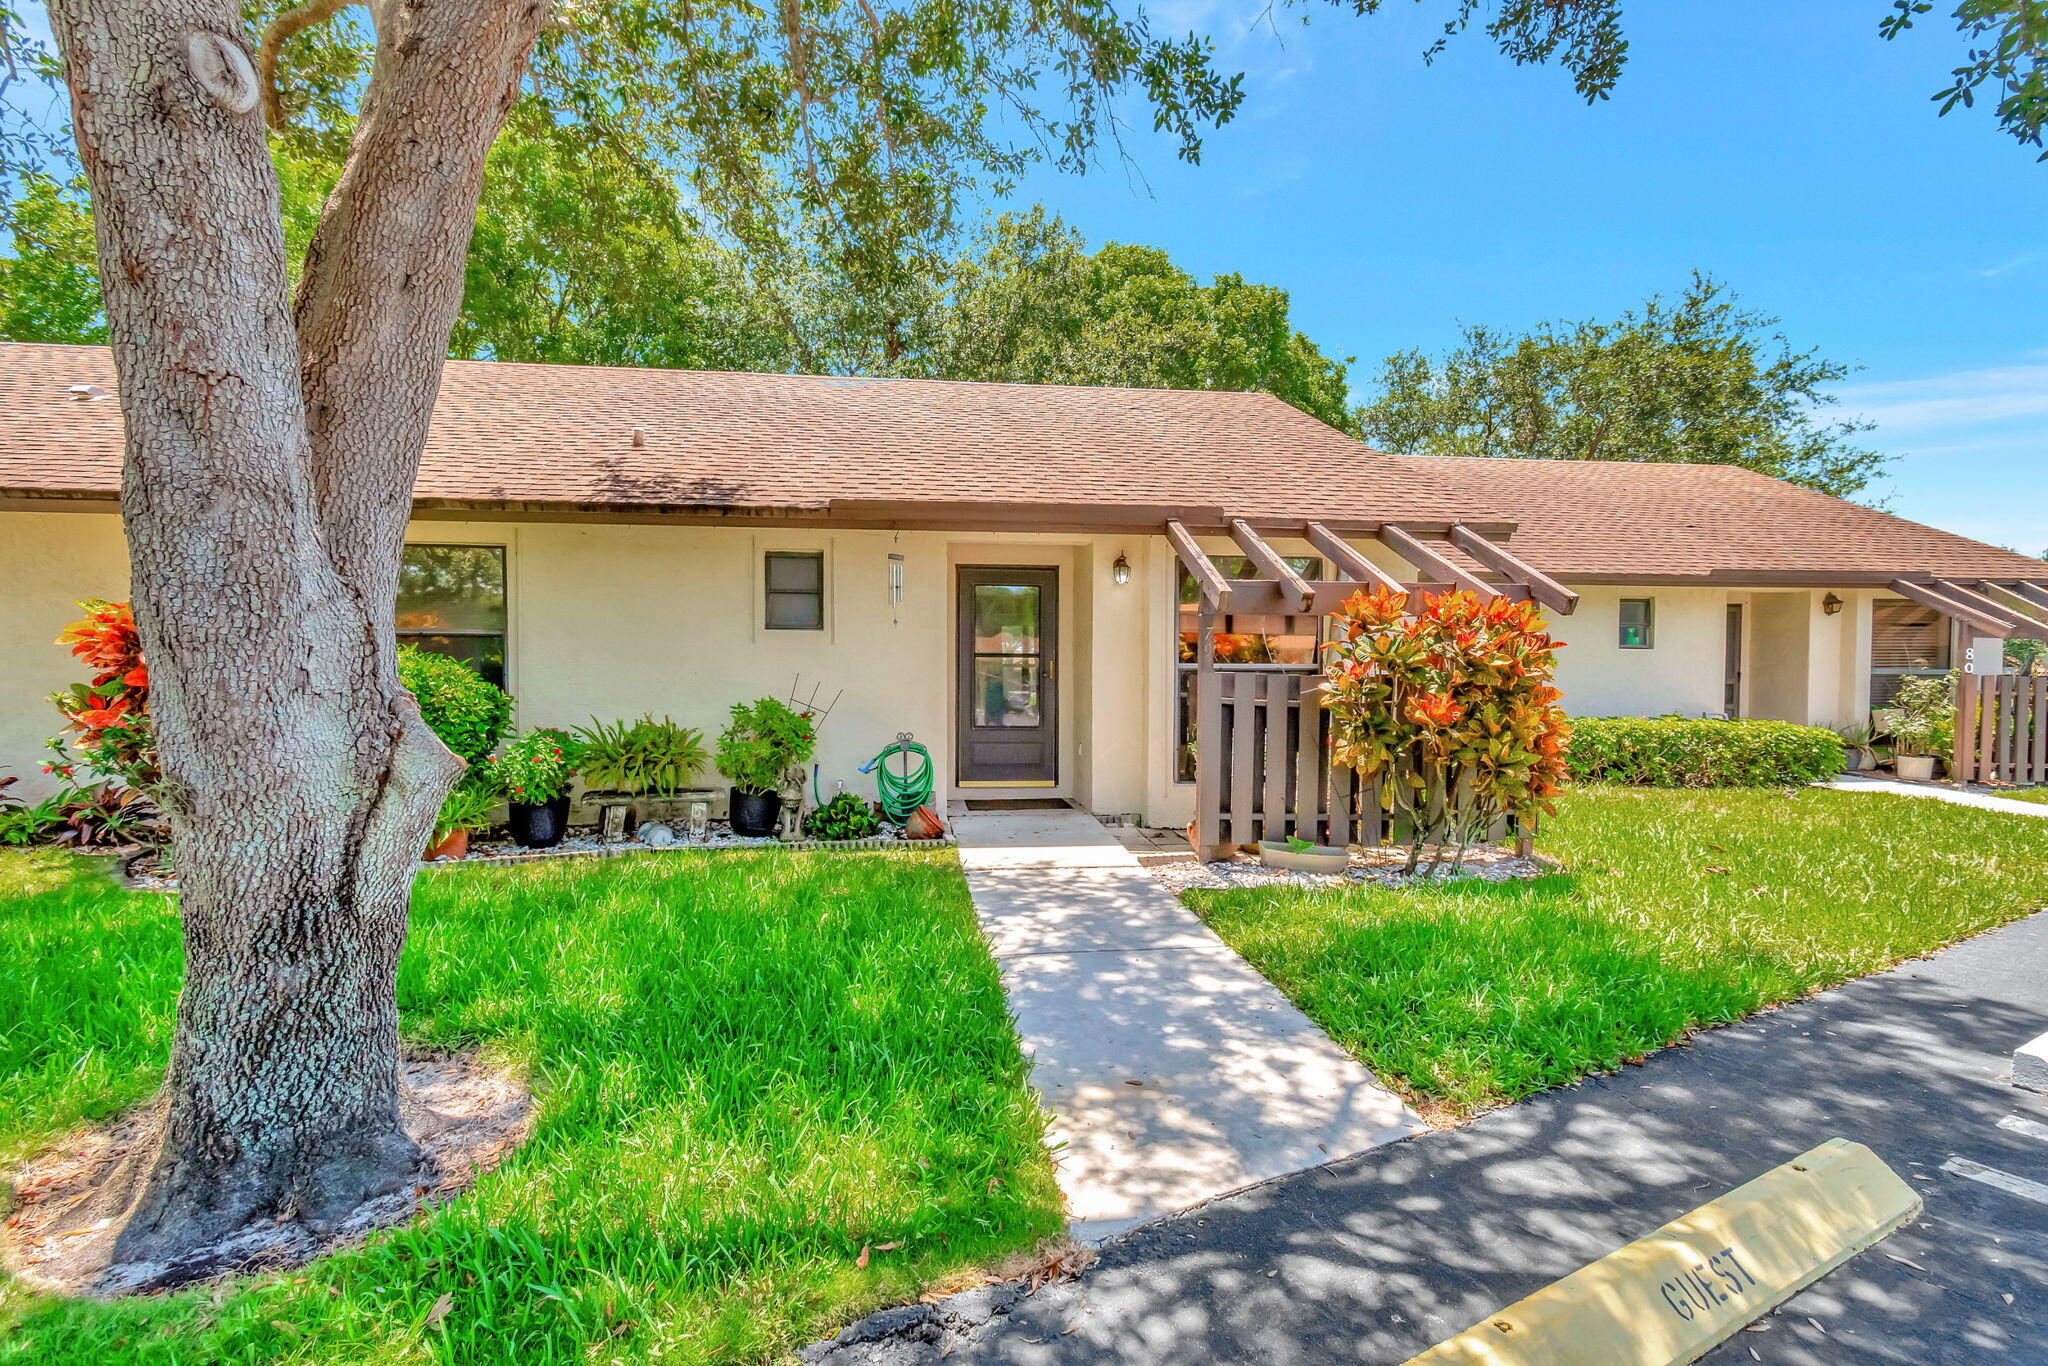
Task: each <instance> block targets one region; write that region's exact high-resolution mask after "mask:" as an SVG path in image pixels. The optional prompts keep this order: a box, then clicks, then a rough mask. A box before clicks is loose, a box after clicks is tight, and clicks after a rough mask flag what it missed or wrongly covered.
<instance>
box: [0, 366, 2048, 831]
mask: <svg viewBox="0 0 2048 1366" xmlns="http://www.w3.org/2000/svg"><path fill="white" fill-rule="evenodd" d="M116 388H117V385H116V381H115V376H114V372H113V366H112V363H111V359H110V357H109V354H108V353H107V352H106V351H105V350H104V349H103V348H98V347H87V346H55V345H32V344H13V345H0V584H4V588H0V640H4V641H5V642H6V648H5V649H4V650H0V768H6V769H8V770H11V771H13V772H15V773H17V774H21V775H23V776H24V777H29V776H30V775H33V774H34V773H35V770H36V766H37V764H38V762H39V760H40V759H41V757H42V753H43V750H42V745H43V740H44V737H46V736H47V735H48V734H50V733H51V731H52V730H53V728H54V716H53V713H52V712H51V710H50V708H49V706H48V704H47V702H46V701H45V700H44V699H45V695H46V694H47V693H48V692H50V691H51V690H52V689H53V688H56V687H58V686H60V685H62V684H65V683H67V682H70V681H72V680H73V679H74V678H75V677H76V675H77V669H76V667H75V663H74V661H72V660H71V659H70V658H69V657H68V655H67V654H66V653H65V651H64V650H62V649H61V648H59V647H58V646H56V645H55V644H53V643H52V641H53V638H54V637H55V636H56V634H57V632H58V630H59V629H60V628H61V627H62V626H63V625H64V624H65V623H66V622H67V621H69V620H71V619H72V618H73V617H74V616H75V615H76V612H75V608H74V602H75V600H76V599H79V598H84V597H108V598H119V597H121V596H123V595H124V594H125V593H126V591H127V572H128V571H127V560H126V556H125V554H124V549H123V544H122V536H121V525H120V520H119V518H118V516H117V515H116V511H117V501H116V500H117V495H118V492H119V486H120V476H121V452H122V432H121V416H120V405H119V400H118V395H117V394H116V393H115V390H116ZM415 505H416V508H417V515H416V520H415V521H414V523H413V526H412V528H411V532H410V541H411V543H412V544H411V548H410V549H409V551H408V564H407V573H406V587H405V590H404V593H403V595H402V596H401V599H400V601H399V602H398V603H397V604H396V615H395V621H394V625H395V628H396V629H397V630H398V631H399V632H400V633H401V634H403V635H404V636H405V637H406V638H408V639H411V640H414V641H418V642H420V643H421V644H423V645H426V646H428V647H430V648H433V649H437V650H444V651H447V652H450V653H453V654H457V655H460V656H462V657H464V658H467V659H471V660H473V661H475V662H476V663H477V664H478V665H479V666H480V667H481V668H483V669H484V670H485V671H486V672H487V673H490V674H491V675H493V676H494V677H498V678H501V679H502V680H503V682H504V684H505V686H506V687H507V688H508V689H509V690H510V691H511V692H512V693H513V695H514V696H515V697H516V698H517V701H518V721H519V723H520V724H521V725H524V726H532V725H539V724H554V725H569V724H575V723H579V722H582V721H584V720H586V719H587V718H589V717H591V716H593V715H594V716H599V717H622V716H633V715H638V714H640V713H642V712H650V711H651V712H653V713H655V714H657V715H660V714H666V715H669V716H672V717H674V718H675V719H676V720H678V721H682V722H686V723H688V724H690V725H694V726H699V727H702V728H703V729H704V730H705V731H706V732H707V734H708V735H709V734H715V733H716V731H717V730H718V728H719V727H720V726H721V724H722V723H723V720H724V718H725V713H726V709H727V708H728V707H729V706H731V705H732V704H733V703H735V702H739V701H742V700H746V699H750V698H753V697H757V696H761V695H764V694H773V695H776V696H780V697H785V698H787V697H789V696H791V695H792V693H793V691H794V692H795V693H796V694H797V695H799V696H801V697H803V698H809V697H811V696H812V695H813V692H814V690H815V693H816V695H817V696H818V697H819V698H820V699H821V700H822V701H826V702H833V704H834V705H833V706H832V709H831V712H830V715H829V717H828V718H827V719H826V721H825V723H824V726H823V730H822V734H821V746H820V755H819V758H820V762H821V764H822V766H823V776H824V779H825V787H826V790H827V791H828V792H829V791H830V788H831V784H832V781H833V780H834V779H845V780H847V781H848V782H849V785H850V786H853V787H854V788H855V790H857V791H869V790H871V789H870V788H869V786H868V780H865V779H861V778H859V777H857V776H856V774H855V769H856V767H857V766H858V765H859V764H861V763H863V762H865V761H867V760H868V759H870V758H872V757H873V756H874V755H875V754H876V753H877V751H879V750H880V749H882V748H883V746H884V745H885V744H887V743H888V742H889V741H890V740H891V739H892V738H893V737H895V736H896V734H897V733H898V732H899V731H909V732H913V733H914V734H915V735H916V737H917V738H918V739H919V740H920V741H922V742H923V743H924V744H925V745H926V746H927V747H929V749H930V750H931V753H932V755H933V756H934V759H935V761H936V765H937V770H938V775H939V782H940V786H941V793H940V795H941V798H942V800H943V799H945V798H947V797H959V796H962V795H980V796H989V797H998V796H1059V797H1067V798H1071V799H1073V800H1074V801H1075V802H1077V803H1079V804H1080V805H1082V806H1084V807H1086V808H1088V809H1090V810H1093V811H1096V812H1099V813H1103V814H1105V815H1111V816H1118V815H1122V816H1128V817H1131V818H1133V819H1142V820H1143V821H1145V822H1146V823H1148V824H1154V825H1165V826H1178V825H1180V824H1181V823H1183V822H1185V821H1187V820H1188V819H1189V817H1190V813H1191V811H1192V808H1193V804H1194V792H1193V782H1192V778H1193V767H1194V765H1193V762H1192V760H1191V758H1190V755H1189V746H1188V744H1187V740H1188V736H1189V725H1190V718H1189V710H1190V708H1189V703H1188V695H1189V686H1188V685H1189V681H1190V677H1191V675H1192V673H1193V671H1194V668H1195V664H1194V654H1195V641H1196V627H1197V618H1198V615H1199V614H1201V613H1202V611H1203V610H1204V609H1203V604H1204V603H1205V602H1206V604H1207V611H1209V612H1213V613H1217V614H1218V615H1217V617H1216V619H1215V627H1216V629H1217V631H1218V632H1219V634H1218V635H1217V645H1216V656H1217V666H1218V667H1219V668H1220V669H1223V670H1226V671H1228V670H1241V671H1260V670H1265V671H1275V670H1278V671H1286V670H1294V671H1300V670H1304V669H1310V668H1312V667H1313V665H1314V660H1315V658H1316V646H1317V643H1318V631H1319V627H1320V622H1321V618H1320V616H1319V615H1318V609H1319V608H1326V607H1327V605H1328V603H1329V602H1330V601H1333V600H1335V595H1337V594H1341V593H1344V592H1349V591H1350V590H1351V589H1352V588H1354V587H1356V586H1357V583H1358V582H1360V581H1365V582H1370V581H1373V580H1374V579H1375V578H1377V577H1378V576H1379V575H1381V574H1384V575H1386V576H1388V577H1391V578H1393V579H1395V580H1398V581H1401V582H1404V583H1418V582H1429V583H1444V582H1471V581H1475V580H1477V581H1480V582H1482V583H1484V584H1485V585H1486V586H1488V587H1489V588H1498V589H1499V590H1500V591H1504V592H1509V593H1512V594H1516V595H1521V594H1527V595H1530V596H1534V597H1536V598H1537V599H1538V600H1539V601H1546V600H1547V601H1549V602H1550V604H1551V605H1552V606H1569V607H1572V608H1573V610H1572V612H1571V615H1570V616H1569V617H1568V618H1564V619H1561V620H1558V621H1556V622H1555V623H1554V627H1553V629H1554V632H1555V634H1557V635H1558V636H1560V637H1561V638H1562V639H1564V640H1565V641H1567V642H1569V643H1568V646H1567V648H1565V649H1564V650H1563V651H1562V652H1561V663H1560V666H1559V670H1558V674H1559V677H1558V682H1559V686H1560V687H1561V688H1562V689H1563V690H1564V693H1565V698H1566V705H1567V707H1568V709H1569V710H1571V711H1573V712H1576V713H1578V714H1582V715H1609V714H1623V713H1634V714H1658V713H1666V712H1676V713H1681V714H1686V715H1693V716H1699V715H1722V714H1731V715H1737V716H1758V717H1777V718H1782V719H1785V720H1791V721H1800V722H1810V723H1817V724H1822V725H1838V724H1842V723H1847V722H1851V721H1855V720H1857V719H1859V718H1863V717H1866V716H1867V715H1868V713H1869V711H1870V709H1871V707H1872V705H1873V704H1874V703H1877V704H1881V703H1883V702H1884V701H1885V700H1886V699H1887V698H1888V697H1889V695H1890V693H1891V691H1892V689H1894V688H1895V687H1896V686H1897V683H1898V680H1899V679H1900V678H1902V677H1904V676H1907V675H1910V674H1913V673H1918V672H1930V671H1939V670H1945V669H1947V668H1949V667H1951V666H1955V665H1959V664H1961V663H1962V661H1963V657H1964V655H1965V653H1970V654H1973V655H1974V662H1975V664H1976V665H1977V666H1978V667H1980V668H1986V669H1988V668H1993V667H1997V666H1996V665H1995V664H1994V663H1993V662H1992V661H1994V660H1996V659H1997V658H1998V657H1999V656H2000V655H2001V654H2002V651H2001V650H2000V649H1999V647H1998V646H1997V645H1996V644H1995V643H1994V642H1995V641H1996V639H1997V638H1998V637H2001V636H2005V635H2009V634H2041V633H2044V632H2048V627H2044V626H2043V625H2042V622H2041V620H2040V619H2041V618H2042V617H2048V611H2044V610H2043V609H2044V607H2048V565H2043V564H2042V563H2041V562H2040V561H2037V560H2031V559H2028V558H2026V557H2024V556H2021V555H2017V554H2014V553H2012V552H2010V551H2007V550H2001V549H1999V548H1997V547H1995V546H1989V545H1983V544H1980V543H1978V542H1975V541H1971V540H1967V539H1965V538H1964V537H1961V536H1956V535H1951V534H1949V533H1947V532H1944V531H1939V530H1936V529H1934V528H1932V527H1927V526H1920V525H1917V524H1915V523H1912V522H1908V521H1904V520H1901V519H1900V518H1897V517H1893V516H1889V515H1887V514H1885V513H1882V512H1878V511H1874V510H1872V509H1870V508H1866V507H1861V506H1858V505H1856V504H1853V503H1847V502H1843V501H1840V500H1838V499H1834V498H1830V497H1827V496H1825V495H1823V494H1819V493H1815V492H1812V491H1810V490H1808V489H1804V488H1799V487H1795V486H1793V485H1791V484H1786V483H1783V482H1780V481H1777V480H1774V479H1769V478H1766V477H1763V476H1761V475H1757V474H1753V473H1750V472H1748V471H1745V470H1741V469H1735V468H1730V467H1726V466H1711V465H1705V466H1703V465H1668V464H1629V463H1608V462H1569V461H1566V462H1558V461H1536V460H1527V461H1520V460H1481V459H1438V458H1419V457H1404V456H1399V455H1392V454H1386V453H1382V452H1380V451H1376V450H1373V449H1371V448H1369V447H1367V446H1364V445H1362V444H1360V443H1359V442H1357V441H1355V440H1353V439H1351V438H1350V437H1347V436H1345V435H1343V434H1342V433H1340V432H1337V431H1335V430H1333V429H1331V428H1329V427H1327V426H1325V425H1323V424H1322V423H1320V422H1317V421H1316V420H1315V419H1313V418H1310V417H1308V416H1306V415H1304V414H1302V413H1300V412H1298V411H1296V410H1295V409H1293V408H1291V407H1289V406H1288V405H1287V404H1285V403H1282V402H1281V401H1280V400H1278V399H1275V398H1272V397H1270V396H1267V395H1264V394H1240V393H1208V392H1185V391H1170V390H1134V389H1090V388H1070V387H1061V386H1053V385H1043V386H1038V385H1021V384H977V383H952V382H939V381H926V380H902V379H861V378H846V377H823V376H805V375H766V374H729V373H700V372H686V371H662V370H630V369H608V368H602V367H577V366H545V365H522V364H506V363H486V362H464V361H455V362H450V363H449V365H448V367H447V372H446V377H445V379H444V381H443V384H442V388H441V396H440V401H439V406H438V407H437V409H436V412H435V418H434V427H433V434H432V437H431V439H430V441H429V443H428V447H427V450H426V455H425V460H424V464H423V466H422V468H421V471H420V475H419V480H418V484H417V486H416V504H415ZM1218 572H1220V574H1221V575H1222V576H1226V577H1227V578H1230V579H1251V580H1258V581H1259V588H1258V591H1257V592H1250V591H1247V592H1244V593H1241V594H1235V595H1233V594H1232V593H1231V592H1229V591H1227V590H1226V591H1224V592H1222V593H1220V594H1219V593H1217V592H1216V591H1214V590H1215V586H1216V582H1217V573H1218ZM1560 595H1562V596H1560ZM1573 595H1576V600H1575V602H1574V601H1573ZM1233 599H1234V600H1233ZM27 785H29V784H27V783H25V784H24V786H27Z"/></svg>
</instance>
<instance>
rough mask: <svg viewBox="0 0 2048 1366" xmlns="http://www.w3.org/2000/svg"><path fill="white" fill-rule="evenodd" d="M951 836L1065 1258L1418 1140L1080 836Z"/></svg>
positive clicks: (1096, 839)
mask: <svg viewBox="0 0 2048 1366" xmlns="http://www.w3.org/2000/svg"><path fill="white" fill-rule="evenodd" d="M953 828H954V833H955V834H956V835H957V836H958V838H959V842H960V862H961V865H962V867H964V868H965V870H966V873H967V885H968V887H969V889H970V890H971V891H972V893H973V897H974V907H975V911H976V912H977V913H978V914H979V916H980V917H981V926H982V930H983V932H984V933H985V934H986V935H987V936H988V939H989V944H990V946H991V947H992V948H993V950H994V952H995V955H996V958H997V960H998V962H999V963H1000V964H1001V966H1002V972H1003V988H1004V990H1005V991H1006V992H1007V993H1008V995H1009V1001H1010V1009H1011V1010H1012V1011H1013V1012H1015V1014H1016V1017H1017V1032H1018V1034H1019V1036H1020V1037H1021V1038H1022V1039H1023V1042H1024V1051H1025V1053H1026V1054H1027V1055H1029V1056H1030V1057H1031V1059H1032V1070H1031V1079H1032V1083H1033V1084H1034V1085H1035V1086H1036V1087H1037V1088H1038V1091H1039V1094H1040V1095H1041V1096H1042V1097H1043V1098H1044V1101H1045V1105H1046V1108H1047V1109H1048V1110H1050V1111H1052V1112H1053V1115H1054V1123H1053V1132H1052V1137H1053V1141H1054V1142H1055V1143H1057V1144H1062V1145H1063V1146H1061V1147H1059V1148H1058V1149H1057V1151H1056V1152H1055V1154H1054V1157H1055V1160H1056V1161H1057V1162H1058V1164H1059V1172H1060V1189H1061V1190H1062V1191H1063V1192H1065V1194H1066V1197H1067V1207H1068V1216H1069V1218H1071V1219H1072V1221H1073V1231H1074V1236H1075V1237H1076V1238H1077V1239H1079V1240H1081V1241H1082V1242H1086V1243H1099V1242H1101V1241H1102V1240H1104V1239H1106V1238H1109V1237H1111V1236H1112V1235H1114V1234H1116V1233H1119V1232H1121V1231H1122V1230H1124V1229H1126V1228H1129V1227H1130V1226H1131V1225H1133V1224H1137V1223H1142V1222H1144V1221H1145V1220H1148V1219H1153V1218H1157V1217H1158V1216H1160V1215H1162V1214H1167V1213H1171V1212H1173V1211H1175V1210H1182V1209H1186V1208H1188V1207H1190V1206H1192V1205H1195V1204H1197V1203H1199V1202H1201V1201H1203V1200H1207V1199H1210V1198H1212V1197H1214V1196H1217V1195H1220V1194H1222V1193H1223V1192H1225V1191H1232V1190H1236V1189H1239V1188H1240V1187H1243V1186H1248V1185H1251V1184H1253V1183H1254V1182H1258V1181H1263V1180H1266V1179H1267V1178H1269V1177H1274V1176H1279V1175H1281V1174H1283V1173H1285V1172H1291V1171H1298V1170H1300V1169H1301V1168H1303V1167H1311V1166H1315V1165H1316V1164H1318V1163H1322V1162H1328V1161H1330V1160H1331V1159H1333V1158H1337V1157H1342V1156H1344V1155H1346V1154H1349V1153H1355V1152H1361V1151H1364V1150H1365V1149H1367V1148H1371V1147H1374V1146H1375V1145H1377V1144H1381V1143H1386V1142H1389V1141H1391V1140H1393V1139H1397V1138H1405V1137H1407V1136H1408V1135H1409V1134H1412V1133H1417V1132H1420V1131H1422V1130H1423V1129H1425V1128H1427V1127H1428V1126H1427V1125H1425V1124H1424V1123H1423V1122H1422V1120H1421V1119H1420V1118H1419V1117H1418V1116H1417V1115H1416V1114H1415V1113H1414V1112H1413V1111H1412V1110H1410V1109H1409V1108H1408V1107H1407V1106H1406V1105H1404V1104H1403V1103H1402V1102H1401V1100H1400V1099H1399V1098H1398V1097H1397V1096H1394V1095H1393V1094H1392V1093H1390V1092H1388V1091H1386V1090H1385V1089H1383V1088H1382V1087H1381V1086H1380V1085H1379V1084H1378V1083H1377V1082H1376V1081H1375V1080H1374V1078H1373V1076H1372V1074H1371V1073H1370V1072H1368V1071H1366V1070H1365V1069H1364V1068H1363V1067H1360V1066H1359V1065H1358V1064H1357V1063H1356V1062H1355V1061H1353V1060H1352V1059H1351V1057H1350V1056H1349V1055H1348V1054H1346V1053H1345V1052H1344V1050H1343V1049H1341V1048H1339V1047H1338V1046H1337V1045H1336V1044H1335V1043H1334V1042H1332V1041H1331V1039H1330V1037H1329V1036H1328V1035H1326V1034H1324V1033H1323V1032H1322V1030H1320V1029H1318V1028H1317V1027H1316V1026H1315V1024H1314V1023H1313V1022H1311V1021H1310V1020H1309V1018H1308V1017H1307V1016H1305V1015H1303V1014H1302V1013H1301V1012H1300V1011H1298V1010H1296V1009H1295V1008H1294V1007H1293V1006H1292V1005H1291V1004H1289V1003H1288V1001H1287V998H1286V997H1284V996H1282V995H1281V994H1280V993H1279V992H1278V991H1276V990H1275V989H1274V988H1273V986H1272V984H1271V983H1269V982H1268V981H1266V979H1265V978H1263V977H1261V976H1260V975H1259V974H1258V973H1257V972H1256V971H1254V970H1253V969H1252V967H1251V966H1250V965H1249V964H1248V963H1246V962H1245V961H1244V960H1243V959H1241V958H1239V957H1238V956H1237V955H1236V954H1235V953H1233V952H1232V951H1231V950H1230V949H1229V947H1228V946H1226V945H1225V944H1224V943H1223V941H1222V940H1220V939H1218V938H1217V937H1216V936H1215V935H1214V934H1212V933H1210V931H1209V929H1208V927H1207V926H1205V925H1203V924H1202V922H1201V921H1199V920H1197V919H1196V918H1195V916H1194V915H1193V913H1191V912H1190V911H1189V910H1188V909H1187V908H1186V907H1185V906H1183V905H1181V903H1180V901H1179V900H1178V899H1177V898H1175V897H1174V896H1173V895H1172V894H1171V893H1170V892H1168V891H1167V890H1166V889H1165V888H1164V887H1162V886H1160V884H1159V883H1158V881H1157V880H1156V879H1155V878H1154V877H1153V876H1152V875H1151V874H1150V873H1148V872H1146V871H1145V870H1144V869H1143V868H1142V867H1140V866H1139V864H1138V861H1137V859H1136V858H1135V857H1134V856H1133V855H1132V854H1131V852H1130V851H1129V850H1127V849H1125V848H1124V847H1123V846H1122V845H1121V844H1119V843H1118V842H1117V841H1116V840H1115V839H1114V838H1112V837H1111V835H1110V833H1109V831H1107V830H1106V829H1104V828H1103V826H1102V825H1101V823H1100V822H1098V821H1096V820H1095V819H1094V818H1093V817H1092V816H1089V815H1086V814H1084V813H1082V812H1078V811H1018V812H1001V813H993V814H973V815H965V816H960V817H956V818H955V820H954V823H953Z"/></svg>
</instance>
